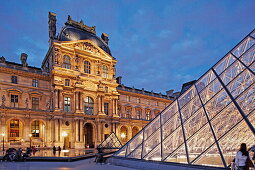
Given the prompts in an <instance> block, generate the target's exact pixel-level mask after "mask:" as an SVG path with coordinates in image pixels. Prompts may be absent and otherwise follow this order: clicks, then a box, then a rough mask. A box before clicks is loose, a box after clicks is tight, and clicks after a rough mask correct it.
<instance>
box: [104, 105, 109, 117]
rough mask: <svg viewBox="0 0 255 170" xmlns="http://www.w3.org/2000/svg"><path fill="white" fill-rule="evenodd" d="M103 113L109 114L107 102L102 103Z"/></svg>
mask: <svg viewBox="0 0 255 170" xmlns="http://www.w3.org/2000/svg"><path fill="white" fill-rule="evenodd" d="M104 113H105V114H106V115H108V114H109V103H104Z"/></svg>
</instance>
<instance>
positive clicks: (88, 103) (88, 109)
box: [84, 97, 94, 115]
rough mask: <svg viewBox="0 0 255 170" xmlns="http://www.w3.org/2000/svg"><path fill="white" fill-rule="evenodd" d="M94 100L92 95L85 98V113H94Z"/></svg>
mask: <svg viewBox="0 0 255 170" xmlns="http://www.w3.org/2000/svg"><path fill="white" fill-rule="evenodd" d="M93 108H94V101H93V99H92V98H91V97H86V98H85V99H84V113H85V114H87V115H93Z"/></svg>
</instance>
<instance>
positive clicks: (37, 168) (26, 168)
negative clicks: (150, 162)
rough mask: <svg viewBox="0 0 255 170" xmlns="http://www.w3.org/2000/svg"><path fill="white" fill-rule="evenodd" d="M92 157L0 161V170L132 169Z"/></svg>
mask: <svg viewBox="0 0 255 170" xmlns="http://www.w3.org/2000/svg"><path fill="white" fill-rule="evenodd" d="M94 159H95V158H91V159H85V160H81V161H76V162H0V170H86V169H90V170H132V169H131V168H126V167H120V166H115V165H110V164H102V165H101V164H96V163H95V162H94Z"/></svg>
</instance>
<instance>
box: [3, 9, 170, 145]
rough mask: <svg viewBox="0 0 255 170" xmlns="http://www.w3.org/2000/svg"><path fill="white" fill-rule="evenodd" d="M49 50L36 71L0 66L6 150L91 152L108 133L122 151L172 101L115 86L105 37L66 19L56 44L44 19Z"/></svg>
mask: <svg viewBox="0 0 255 170" xmlns="http://www.w3.org/2000/svg"><path fill="white" fill-rule="evenodd" d="M48 24H49V42H50V43H49V49H48V51H47V53H46V55H45V57H44V59H43V58H40V57H38V59H39V60H40V59H41V60H42V65H41V68H37V67H33V66H29V65H28V63H27V58H28V55H27V54H26V53H22V54H21V55H20V63H15V62H10V61H6V59H5V58H4V57H1V58H0V97H1V98H0V100H1V101H0V127H1V129H0V132H1V134H4V136H5V145H6V147H28V146H29V144H30V142H31V143H32V145H33V146H39V147H45V146H46V147H52V146H61V147H62V146H63V145H65V146H66V147H68V148H93V147H96V146H98V145H99V144H100V143H101V142H102V141H103V140H104V139H106V138H107V137H108V136H109V135H110V134H111V133H112V132H114V133H115V134H116V135H117V137H118V138H119V139H120V141H121V142H122V143H123V144H125V143H126V142H127V141H128V140H129V139H131V138H132V137H133V136H134V135H135V134H136V133H137V132H138V131H140V130H141V129H142V128H143V127H144V126H145V125H146V124H148V122H149V121H150V120H151V119H153V118H154V117H155V116H156V115H157V114H158V113H159V112H160V111H162V110H163V109H164V108H165V107H166V106H167V105H169V104H170V103H171V102H172V101H173V100H174V95H173V93H172V91H170V92H169V93H168V94H167V95H163V94H161V93H154V92H149V91H146V90H144V89H135V88H132V87H126V86H124V85H123V84H121V77H118V78H116V76H115V75H116V64H117V59H116V58H114V57H113V56H112V54H111V51H110V49H109V46H108V41H109V37H108V35H107V34H106V33H103V34H102V35H101V38H100V37H98V36H97V35H96V30H95V27H90V26H87V25H85V24H84V23H83V21H80V22H77V21H74V20H72V18H71V17H70V16H69V17H68V20H67V22H66V23H65V25H64V26H63V27H62V29H61V30H60V32H59V34H58V36H56V14H54V13H52V12H49V21H48Z"/></svg>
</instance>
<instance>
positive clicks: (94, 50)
mask: <svg viewBox="0 0 255 170" xmlns="http://www.w3.org/2000/svg"><path fill="white" fill-rule="evenodd" d="M65 46H66V47H69V48H75V49H78V50H83V51H88V52H90V53H93V54H100V51H99V49H97V48H96V47H95V46H93V45H92V44H91V43H89V42H81V43H75V44H66V45H65Z"/></svg>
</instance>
